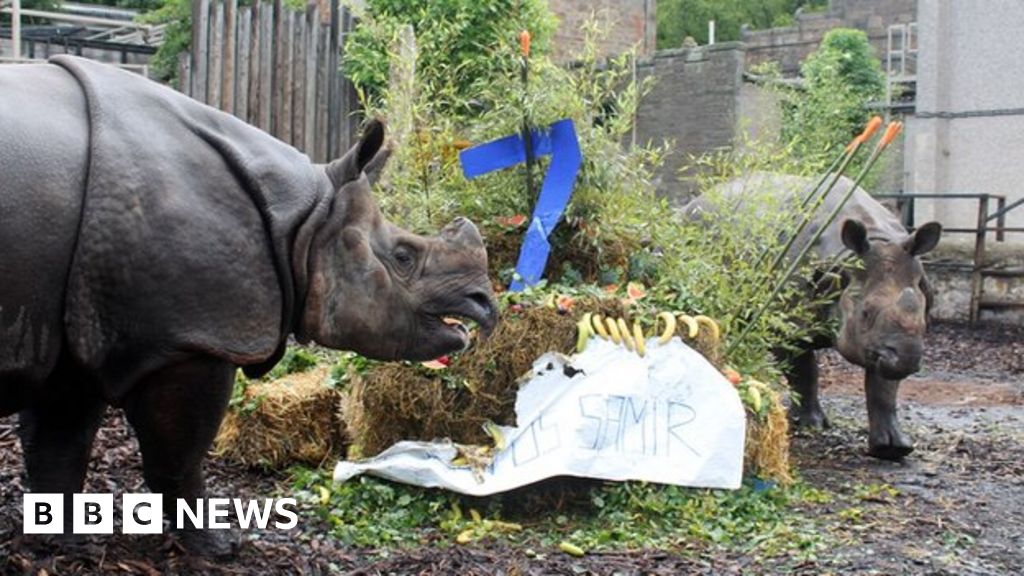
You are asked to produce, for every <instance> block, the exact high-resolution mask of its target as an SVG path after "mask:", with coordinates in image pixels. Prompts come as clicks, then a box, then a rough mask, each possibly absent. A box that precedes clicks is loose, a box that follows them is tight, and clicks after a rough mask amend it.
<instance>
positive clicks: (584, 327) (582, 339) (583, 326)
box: [576, 312, 594, 353]
mask: <svg viewBox="0 0 1024 576" xmlns="http://www.w3.org/2000/svg"><path fill="white" fill-rule="evenodd" d="M593 335H594V333H593V325H592V324H591V322H590V312H587V313H586V314H584V315H583V318H582V319H580V321H579V322H577V323H576V353H580V352H583V350H584V349H585V348H586V347H587V342H589V341H590V337H591V336H593Z"/></svg>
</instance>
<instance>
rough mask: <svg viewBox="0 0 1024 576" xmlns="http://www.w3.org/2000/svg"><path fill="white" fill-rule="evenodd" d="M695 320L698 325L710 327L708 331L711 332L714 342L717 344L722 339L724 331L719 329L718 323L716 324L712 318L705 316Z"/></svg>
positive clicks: (697, 317) (695, 317)
mask: <svg viewBox="0 0 1024 576" xmlns="http://www.w3.org/2000/svg"><path fill="white" fill-rule="evenodd" d="M693 319H694V320H696V321H697V324H704V325H705V326H707V327H708V330H711V339H712V340H713V341H714V342H716V343H717V342H718V340H719V339H720V338H721V337H722V331H721V329H719V328H718V322H715V321H714V320H712V319H711V318H708V317H707V316H704V315H700V316H694V317H693Z"/></svg>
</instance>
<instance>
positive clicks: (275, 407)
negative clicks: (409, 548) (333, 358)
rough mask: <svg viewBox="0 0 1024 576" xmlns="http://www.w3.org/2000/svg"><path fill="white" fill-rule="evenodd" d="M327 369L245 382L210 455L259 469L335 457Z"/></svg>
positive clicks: (334, 410)
mask: <svg viewBox="0 0 1024 576" xmlns="http://www.w3.org/2000/svg"><path fill="white" fill-rule="evenodd" d="M328 372H329V369H328V368H326V367H320V368H315V369H313V370H310V371H308V372H303V373H299V374H289V375H287V376H284V377H282V378H279V379H276V380H271V381H269V382H260V381H253V382H250V383H249V384H248V386H247V387H246V389H245V392H244V395H243V398H242V400H241V402H238V403H237V406H235V407H233V408H232V409H231V410H229V411H228V414H227V416H225V418H224V421H223V422H222V423H221V426H220V431H219V432H218V434H217V439H216V440H215V441H214V455H215V456H217V457H219V458H225V459H227V460H230V461H233V462H238V463H241V464H244V465H247V466H258V467H263V468H279V467H282V466H285V465H290V464H296V463H303V464H310V465H320V464H322V463H324V462H326V461H328V460H330V459H333V458H337V457H338V455H339V454H340V453H341V450H342V447H343V446H342V444H343V426H342V424H341V417H340V415H339V413H338V399H339V394H338V392H337V391H336V390H334V389H333V388H331V387H329V386H328V385H327V380H328V378H327V377H328Z"/></svg>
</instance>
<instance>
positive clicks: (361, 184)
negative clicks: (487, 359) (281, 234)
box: [298, 121, 498, 360]
mask: <svg viewBox="0 0 1024 576" xmlns="http://www.w3.org/2000/svg"><path fill="white" fill-rule="evenodd" d="M383 144H384V127H383V125H382V124H381V123H380V122H376V121H374V122H371V123H370V124H369V125H368V127H367V128H366V130H365V131H364V134H363V136H362V138H361V139H360V140H359V142H358V143H357V144H356V145H355V146H354V147H353V148H352V149H351V150H350V151H349V152H348V153H347V154H345V156H344V157H342V158H340V159H338V160H335V161H334V162H332V163H331V164H328V165H326V166H324V167H323V168H324V170H325V171H326V174H327V176H328V177H329V178H330V181H331V183H332V184H333V185H334V188H335V190H336V194H335V197H334V199H333V204H332V206H331V210H330V213H329V215H328V216H327V222H326V223H325V224H324V225H323V226H322V227H321V228H320V230H318V232H317V233H316V236H315V237H314V239H313V244H312V246H311V248H310V256H309V259H308V266H309V270H308V275H309V288H308V292H307V294H306V303H305V308H304V310H303V314H302V319H301V327H300V330H299V331H298V332H299V334H300V336H301V337H303V338H302V339H308V338H311V339H313V340H314V341H316V342H317V343H318V344H320V345H323V346H327V347H329V348H335V349H345V350H352V351H354V352H357V353H359V354H362V355H364V356H367V357H369V358H374V359H379V360H398V359H403V360H429V359H433V358H437V357H439V356H442V355H444V354H449V353H451V352H456V351H459V350H463V349H465V348H466V346H468V344H469V341H470V334H469V330H468V328H467V326H466V325H465V324H464V323H463V322H462V321H464V320H468V321H472V322H475V323H477V324H478V325H479V327H480V330H481V332H482V333H483V334H484V335H486V334H487V333H489V332H490V331H491V330H492V329H493V328H494V326H495V324H496V323H497V320H498V312H497V310H498V308H497V305H496V304H495V301H494V296H493V293H492V291H491V284H490V279H489V277H488V275H487V251H486V249H485V248H484V243H483V239H482V238H481V237H480V233H479V231H478V230H477V228H476V226H474V225H473V223H472V222H470V221H469V220H466V219H464V218H457V219H455V220H454V221H453V222H451V223H450V224H448V225H447V226H445V227H444V229H442V230H441V232H440V233H439V234H438V235H436V236H430V237H427V236H420V235H417V234H412V233H410V232H408V231H406V230H403V229H402V228H399V227H398V226H395V225H394V224H392V223H390V222H388V221H387V220H385V219H384V217H383V216H382V215H381V213H380V210H379V209H378V207H377V203H376V201H375V200H374V198H373V195H372V194H371V191H370V182H369V180H368V179H367V175H366V173H367V172H373V171H375V170H377V169H379V168H380V167H381V165H382V164H383V162H384V160H385V159H386V157H387V150H382V147H383Z"/></svg>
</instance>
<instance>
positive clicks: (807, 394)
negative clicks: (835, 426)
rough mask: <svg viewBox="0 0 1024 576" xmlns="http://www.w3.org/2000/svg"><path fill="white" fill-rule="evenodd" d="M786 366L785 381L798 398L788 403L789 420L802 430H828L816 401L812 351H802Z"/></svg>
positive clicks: (816, 371) (814, 363)
mask: <svg viewBox="0 0 1024 576" xmlns="http://www.w3.org/2000/svg"><path fill="white" fill-rule="evenodd" d="M788 366H789V369H788V370H787V372H786V379H787V380H788V381H789V386H790V388H791V389H792V391H793V392H796V394H797V395H798V396H799V398H797V399H796V400H795V401H793V402H791V403H790V407H789V416H790V418H791V419H792V420H793V421H794V422H795V423H796V424H797V425H798V426H800V427H803V428H813V429H820V428H828V427H829V426H830V424H829V421H828V418H827V417H826V416H825V411H824V410H822V409H821V401H820V400H819V399H818V359H817V357H816V356H815V354H814V350H804V351H803V352H801V353H800V354H799V355H797V356H795V357H793V358H791V359H790V361H789V363H788Z"/></svg>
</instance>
